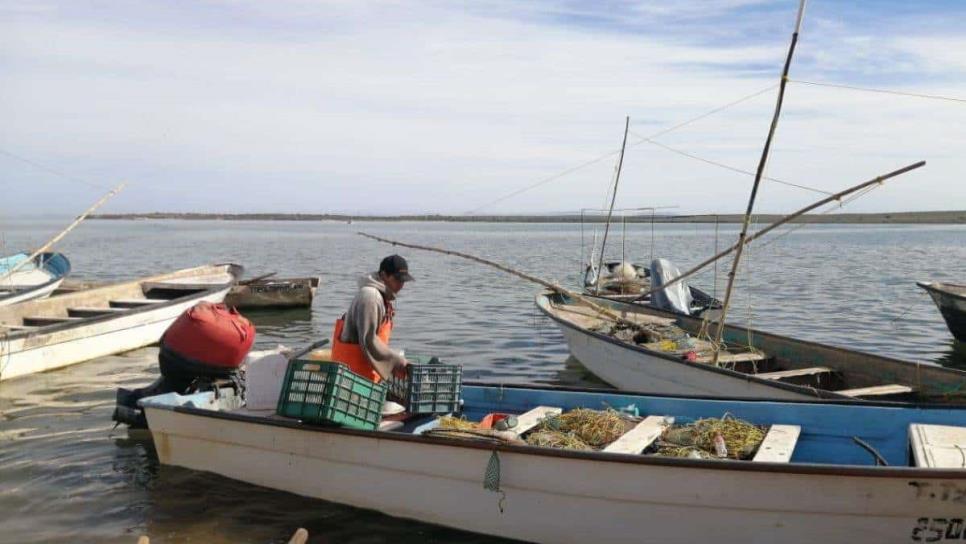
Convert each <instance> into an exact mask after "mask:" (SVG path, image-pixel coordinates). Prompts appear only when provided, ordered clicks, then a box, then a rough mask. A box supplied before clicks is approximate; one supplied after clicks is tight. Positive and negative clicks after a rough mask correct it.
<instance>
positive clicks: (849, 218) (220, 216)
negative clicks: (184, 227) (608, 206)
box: [90, 210, 966, 225]
mask: <svg viewBox="0 0 966 544" xmlns="http://www.w3.org/2000/svg"><path fill="white" fill-rule="evenodd" d="M782 217H784V216H782V215H779V214H756V215H755V220H756V222H758V223H771V222H774V221H777V220H778V219H780V218H782ZM90 218H91V219H104V220H125V219H126V220H131V219H178V220H183V221H205V220H207V221H212V220H214V221H336V222H343V223H347V222H350V221H427V222H453V223H579V222H581V216H580V215H578V214H557V215H346V214H304V213H168V212H151V213H118V214H98V215H92V216H90ZM742 218H743V216H742V215H741V214H722V215H718V216H715V215H710V214H700V215H675V216H667V215H663V216H662V215H656V216H654V218H653V220H654V222H655V223H714V222H716V221H717V222H718V223H740V222H741V221H742ZM605 219H606V218H605V217H604V216H602V215H594V216H584V217H583V222H585V223H594V222H600V223H602V222H604V221H605ZM651 219H652V218H651V216H650V215H635V216H627V217H626V221H627V222H628V223H650V222H651ZM617 220H618V221H620V218H617ZM794 222H795V223H814V224H905V225H916V224H922V225H960V224H966V210H962V211H940V212H894V213H840V214H826V215H806V216H802V217H800V218H798V219H796V220H795V221H794Z"/></svg>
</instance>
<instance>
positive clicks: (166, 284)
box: [141, 281, 224, 292]
mask: <svg viewBox="0 0 966 544" xmlns="http://www.w3.org/2000/svg"><path fill="white" fill-rule="evenodd" d="M223 283H224V282H222V283H188V282H176V281H146V282H142V283H141V287H142V288H143V289H144V291H145V292H148V291H150V290H152V289H174V290H178V291H204V290H206V289H211V288H212V287H215V286H217V285H223Z"/></svg>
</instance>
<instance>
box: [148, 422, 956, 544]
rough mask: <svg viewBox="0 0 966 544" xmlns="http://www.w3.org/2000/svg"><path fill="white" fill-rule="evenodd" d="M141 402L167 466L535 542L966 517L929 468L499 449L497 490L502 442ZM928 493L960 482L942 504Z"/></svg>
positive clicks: (903, 533) (698, 537)
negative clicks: (855, 470)
mask: <svg viewBox="0 0 966 544" xmlns="http://www.w3.org/2000/svg"><path fill="white" fill-rule="evenodd" d="M145 409H146V414H147V419H148V423H149V426H150V428H151V431H152V433H153V435H154V440H155V445H156V449H157V452H158V457H159V460H160V461H161V463H163V464H167V465H176V466H181V467H185V468H189V469H194V470H203V471H208V472H213V473H216V474H220V475H222V476H225V477H228V478H232V479H236V480H241V481H245V482H248V483H251V484H255V485H260V486H264V487H268V488H273V489H278V490H283V491H288V492H292V493H296V494H299V495H304V496H307V497H314V498H319V499H324V500H328V501H333V502H338V503H342V504H348V505H352V506H356V507H360V508H367V509H372V510H377V511H380V512H383V513H385V514H388V515H392V516H398V517H403V518H410V519H415V520H419V521H423V522H428V523H434V524H439V525H445V526H450V527H454V528H458V529H463V530H468V531H473V532H478V533H484V534H489V535H496V536H501V537H507V538H515V539H521V540H526V541H533V542H559V543H568V542H606V543H621V542H634V543H637V542H666V543H678V542H681V543H684V542H702V541H708V540H710V541H715V542H751V543H754V542H763V543H764V542H768V543H770V542H782V543H786V544H794V543H812V542H830V543H832V542H842V543H846V542H848V543H854V542H877V543H889V542H896V543H898V542H916V541H926V540H928V539H929V538H930V537H931V536H933V532H931V531H930V526H931V525H935V526H934V527H932V530H941V531H945V530H946V529H947V526H949V527H950V528H951V529H952V530H955V527H952V525H951V524H952V522H954V521H958V522H959V524H960V525H959V527H960V529H959V530H960V532H961V530H962V523H961V522H962V518H963V517H964V513H966V512H964V502H963V501H966V499H964V496H963V493H966V486H964V484H963V481H962V479H961V478H951V477H945V478H942V477H937V478H929V477H923V476H922V471H921V470H920V471H917V472H916V473H915V474H918V475H916V476H914V477H911V476H912V475H913V473H910V477H907V476H903V475H901V474H900V475H895V474H890V475H887V476H868V475H866V476H862V475H849V474H834V473H831V472H830V473H828V474H815V473H808V472H805V471H803V472H798V473H797V472H795V471H794V470H787V471H786V470H783V467H779V468H775V470H759V471H746V470H729V469H728V468H726V467H725V466H724V464H721V468H716V467H715V465H716V464H719V463H721V462H717V463H716V462H709V463H704V464H705V466H704V467H702V468H696V467H694V466H683V465H682V464H681V463H678V464H677V465H678V466H674V464H641V463H639V462H627V461H622V460H620V459H618V458H617V457H615V459H614V460H594V461H588V460H585V459H579V458H575V457H574V456H568V455H559V454H558V455H554V454H543V455H534V454H530V453H520V452H517V451H500V452H499V453H497V454H496V455H498V457H499V461H500V482H499V486H500V489H501V492H499V493H495V492H491V491H487V490H486V489H484V486H483V479H484V473H485V472H486V469H487V466H488V464H489V462H490V460H491V456H493V455H494V452H493V450H492V447H486V446H484V447H469V446H460V445H455V444H451V443H447V442H445V441H444V442H443V443H427V442H426V441H421V440H412V439H410V440H405V439H393V438H387V435H389V434H391V433H369V434H365V433H359V432H356V433H351V432H338V431H336V432H332V431H326V430H324V429H305V428H301V429H296V428H291V427H288V426H284V425H267V424H264V423H260V422H257V421H256V420H250V421H246V420H244V418H233V419H227V418H218V417H210V416H205V415H203V412H204V411H203V410H197V409H190V408H189V409H175V410H170V409H159V408H153V407H151V406H149V405H148V406H146V407H145ZM631 457H634V456H631ZM900 472H901V471H900ZM930 489H933V490H940V489H948V490H951V491H950V492H949V493H947V494H946V495H945V497H946V498H945V499H942V500H940V499H941V497H940V498H937V496H936V495H935V494H933V496H930V495H929V493H928V492H924V490H930ZM951 497H952V498H951ZM957 497H958V498H957ZM939 523H942V524H943V527H942V528H941V529H939V528H938V525H936V524H939Z"/></svg>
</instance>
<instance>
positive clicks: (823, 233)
mask: <svg viewBox="0 0 966 544" xmlns="http://www.w3.org/2000/svg"><path fill="white" fill-rule="evenodd" d="M66 222H67V221H62V220H52V219H33V220H16V221H9V220H8V221H7V222H6V223H5V224H2V225H0V229H2V230H3V232H4V245H3V249H4V251H2V252H0V253H4V254H7V253H13V252H15V251H17V250H19V249H20V248H23V247H36V246H37V245H39V244H40V243H42V242H43V241H44V240H45V239H46V238H47V237H48V236H51V235H53V234H54V233H56V232H57V231H58V230H59V229H60V228H61V227H62V225H63V224H66ZM357 230H364V231H367V232H371V233H373V234H378V235H381V236H386V237H389V238H395V239H398V240H401V241H407V242H413V243H418V244H425V245H435V246H441V247H446V248H449V249H454V250H458V251H463V252H466V253H471V254H476V255H480V256H483V257H487V258H490V259H493V260H497V261H500V262H502V263H505V264H507V265H510V266H513V267H516V268H519V269H521V270H524V271H527V272H530V273H533V274H535V275H537V276H541V277H544V278H547V279H551V280H555V281H559V282H561V283H562V284H564V285H576V284H577V281H578V278H579V276H580V273H581V270H580V268H581V267H580V262H581V259H580V255H581V252H580V243H581V231H580V226H579V225H517V224H512V225H511V224H462V223H458V224H453V223H451V224H444V223H355V224H352V225H346V224H337V223H301V222H299V223H296V222H292V223H288V222H221V221H204V222H179V221H88V222H86V223H84V224H83V225H82V226H81V227H80V228H78V229H77V231H76V232H74V233H72V234H71V235H70V236H69V237H68V238H67V240H65V242H64V243H63V245H62V246H60V250H61V251H63V252H64V253H66V254H67V255H68V256H69V257H70V259H71V261H72V264H73V266H74V274H73V277H75V278H82V279H97V280H113V279H122V278H130V277H134V276H141V275H147V274H153V273H158V272H161V271H166V270H172V269H176V268H183V267H187V266H194V265H197V264H201V263H206V262H226V261H231V262H238V263H241V264H244V265H245V266H246V267H247V269H248V272H249V275H258V274H262V273H267V272H272V271H277V272H278V274H279V276H286V275H313V274H319V275H321V276H322V286H321V288H320V290H319V293H318V297H317V299H316V302H315V304H314V306H313V308H312V309H311V310H304V311H287V312H280V313H264V312H260V313H252V314H250V315H249V317H251V318H252V320H253V321H254V322H255V324H256V326H257V328H258V337H257V341H256V344H257V345H258V346H260V347H273V346H275V345H276V344H278V343H283V344H286V345H290V346H300V345H304V344H307V343H310V342H312V341H315V340H317V339H320V338H324V337H327V336H329V335H330V333H331V327H332V323H333V321H334V320H335V318H336V317H338V315H339V314H340V313H341V312H343V311H344V310H345V307H346V306H347V305H348V302H349V300H351V297H352V296H353V294H354V290H355V280H356V277H357V276H358V275H360V274H361V273H363V272H365V271H368V270H371V269H375V268H376V267H377V265H378V262H379V259H381V258H382V257H383V256H384V255H386V254H389V253H392V252H393V251H394V250H393V248H391V247H389V246H386V245H383V244H380V243H378V242H374V241H370V240H366V239H363V238H361V237H358V236H356V235H355V232H356V231H357ZM655 230H656V232H655V236H654V246H653V247H652V246H651V232H650V227H649V226H647V225H634V226H631V227H628V236H627V240H626V243H625V247H624V250H625V254H626V255H627V257H628V258H629V259H633V260H637V261H641V262H648V260H649V259H650V256H651V255H656V256H663V257H667V258H670V259H672V260H673V261H674V262H675V263H676V264H678V265H679V266H680V267H681V268H682V269H684V268H687V267H688V266H690V265H692V264H694V263H696V262H698V261H699V260H701V259H703V258H704V257H706V256H708V255H710V254H712V253H713V252H714V250H715V227H714V226H713V225H658V226H656V228H655ZM736 232H737V227H736V226H734V225H728V226H722V227H721V228H720V229H719V235H718V245H719V246H720V247H724V246H726V245H727V244H731V243H733V242H734V240H735V238H736ZM584 238H585V240H589V238H590V236H589V232H587V231H585V232H584ZM611 240H616V242H615V243H614V246H613V252H612V253H611V254H610V255H609V256H614V257H617V256H619V255H620V241H621V236H620V233H619V232H618V233H617V234H616V235H615V234H614V233H612V234H611ZM765 240H767V239H765ZM763 241H764V240H763ZM964 241H966V227H962V226H909V227H906V226H868V225H863V226H809V227H806V228H804V229H801V230H796V231H794V232H792V233H791V234H789V235H787V236H784V237H781V238H778V239H777V240H776V241H775V242H773V243H770V244H768V245H758V246H751V249H750V250H749V251H748V252H746V261H745V263H746V265H745V266H743V267H742V268H743V271H742V274H741V275H740V276H739V278H740V279H739V286H738V293H737V295H736V298H735V302H734V309H735V312H734V316H735V317H734V319H732V320H730V321H733V322H739V323H749V322H750V324H751V325H752V326H754V327H756V328H760V329H763V330H767V331H771V332H777V333H781V334H787V335H790V336H794V337H798V338H803V339H809V340H815V341H819V342H824V343H829V344H835V345H840V346H844V347H848V348H851V349H857V350H862V351H869V352H873V353H878V354H883V355H889V356H893V357H898V358H902V359H907V360H911V361H923V362H930V363H936V364H942V365H948V366H959V367H961V368H966V348H963V347H962V346H961V345H960V344H958V343H956V342H955V341H954V340H953V339H952V337H951V335H950V334H949V332H948V331H947V329H946V327H945V324H944V323H943V321H942V318H941V317H940V315H939V312H938V310H937V309H936V308H935V306H934V305H933V304H932V301H931V300H930V299H929V297H928V295H926V293H925V292H923V291H922V290H920V289H918V288H917V287H916V286H915V281H916V280H945V281H958V282H963V281H964V280H966V264H964V263H966V259H964V257H966V244H964V243H963V242H964ZM399 252H400V253H401V254H403V255H405V256H406V257H407V258H408V259H409V262H410V268H411V270H412V273H413V274H414V275H415V276H416V277H417V281H415V282H413V283H411V284H408V285H407V286H406V288H405V289H404V290H403V292H402V296H401V298H400V300H399V304H398V314H397V315H398V321H397V327H396V329H395V331H394V333H393V344H394V345H395V346H398V347H404V348H405V349H406V351H407V352H409V353H423V354H435V355H439V356H441V357H444V358H447V359H450V360H453V361H458V362H460V363H462V364H463V365H464V367H465V369H466V375H467V377H468V378H472V379H482V380H488V381H494V382H508V383H542V384H568V385H573V384H579V385H593V386H601V384H600V383H599V382H597V381H596V380H594V379H593V377H591V376H589V375H588V374H587V373H586V371H585V370H583V369H582V368H581V367H580V365H579V364H577V363H576V362H574V361H573V360H572V359H568V356H567V349H566V346H565V344H564V343H563V339H562V337H561V335H560V334H559V332H558V331H557V330H556V329H555V327H554V326H553V325H552V324H551V323H550V322H548V321H547V320H546V319H545V318H543V317H541V316H540V315H539V314H538V312H537V310H536V309H535V307H534V305H533V296H534V294H535V293H536V292H537V288H536V287H535V286H533V285H530V284H528V283H525V282H523V281H522V280H519V279H517V278H514V277H511V276H508V275H506V274H504V273H501V272H498V271H496V270H492V269H489V268H485V267H482V266H480V265H478V264H475V263H471V262H468V261H464V260H460V259H456V258H453V257H447V256H443V255H437V254H433V253H425V252H415V251H401V250H400V251H399ZM724 268H725V264H722V265H720V266H719V268H718V276H719V278H720V279H719V282H718V287H717V291H718V294H720V293H721V291H722V290H723V286H724V281H723V278H724V274H725V269H724ZM713 278H714V273H713V270H709V271H708V272H707V273H705V274H703V275H702V276H700V277H699V278H698V279H697V280H696V281H695V284H696V285H698V286H700V287H702V288H704V289H705V290H707V291H709V292H713V291H715V286H714V281H713ZM156 356H157V349H156V348H145V349H142V350H137V351H134V352H131V353H126V354H122V355H118V356H114V357H105V358H102V359H98V360H95V361H91V362H88V363H84V364H81V365H76V366H74V367H70V368H67V369H63V370H60V371H54V372H49V373H45V374H40V375H34V376H30V377H26V378H23V379H18V380H13V381H10V382H4V383H3V384H2V385H0V483H2V484H0V485H2V491H0V527H2V530H0V542H134V541H135V540H136V537H137V535H140V534H148V535H149V536H150V537H151V541H152V542H153V543H154V542H232V543H237V542H253V543H254V542H259V543H260V542H286V541H287V538H288V536H290V535H291V533H292V532H294V530H295V529H296V528H297V527H306V528H308V529H309V532H310V534H311V535H312V542H364V543H377V542H394V543H397V542H450V541H455V540H459V541H466V542H473V541H478V542H484V541H485V542H490V541H493V539H489V538H486V537H482V536H478V535H470V534H466V533H461V532H458V531H453V530H449V529H443V528H439V527H435V526H430V525H425V524H419V523H414V522H410V521H405V520H399V519H394V518H390V517H387V516H383V515H380V514H376V513H373V512H368V511H363V510H358V509H354V508H349V507H345V506H340V505H336V504H331V503H328V502H325V501H321V500H314V499H306V498H302V497H297V496H294V495H291V494H288V493H282V492H277V491H271V490H267V489H262V488H258V487H255V486H251V485H248V484H243V483H239V482H234V481H231V480H228V479H225V478H221V477H218V476H213V475H210V474H204V473H199V472H194V471H190V470H185V469H179V468H173V467H161V466H159V465H158V462H157V459H156V457H155V455H154V452H153V447H152V443H151V441H150V440H149V439H148V438H147V436H146V435H145V434H144V433H131V434H129V433H128V432H127V431H126V430H124V429H123V428H119V429H112V426H113V425H112V422H111V420H110V415H111V412H112V410H113V405H114V390H115V389H116V388H117V387H119V386H124V387H139V386H142V385H144V384H147V383H148V382H150V381H151V380H153V379H154V377H155V376H156V375H157V370H156ZM481 485H482V484H481ZM415 492H416V490H414V493H415Z"/></svg>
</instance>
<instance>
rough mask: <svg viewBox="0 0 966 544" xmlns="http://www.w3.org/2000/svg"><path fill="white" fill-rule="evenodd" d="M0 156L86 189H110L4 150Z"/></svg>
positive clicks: (0, 151)
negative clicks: (84, 186)
mask: <svg viewBox="0 0 966 544" xmlns="http://www.w3.org/2000/svg"><path fill="white" fill-rule="evenodd" d="M0 154H2V155H6V156H8V157H10V158H13V159H16V160H18V161H20V162H23V163H26V164H29V165H30V166H33V167H34V168H37V169H39V170H43V171H45V172H47V173H49V174H53V175H55V176H58V177H60V178H63V179H66V180H67V181H73V182H76V183H81V184H83V185H87V186H88V187H91V188H92V189H97V190H102V191H106V190H108V189H110V187H107V186H105V185H98V184H96V183H91V182H90V181H87V180H83V179H80V178H77V177H74V176H70V175H67V174H65V173H63V172H60V171H58V170H54V169H53V168H50V167H49V166H44V165H43V164H40V163H38V162H36V161H32V160H30V159H27V158H25V157H21V156H20V155H17V154H15V153H11V152H9V151H7V150H5V149H0Z"/></svg>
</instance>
